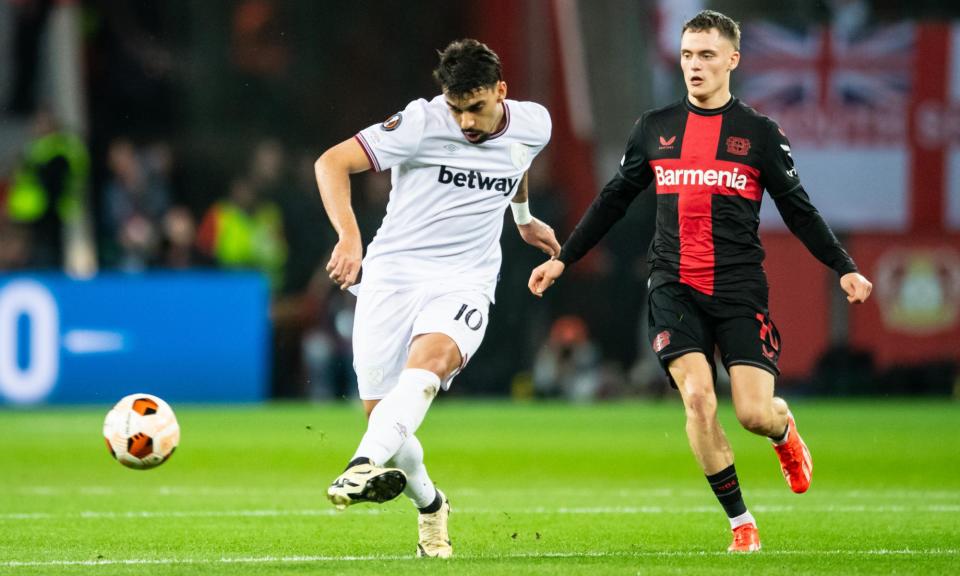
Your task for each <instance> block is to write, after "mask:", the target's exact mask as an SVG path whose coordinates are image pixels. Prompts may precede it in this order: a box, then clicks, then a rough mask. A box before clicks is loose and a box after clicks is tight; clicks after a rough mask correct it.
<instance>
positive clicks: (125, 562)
mask: <svg viewBox="0 0 960 576" xmlns="http://www.w3.org/2000/svg"><path fill="white" fill-rule="evenodd" d="M760 554H761V555H763V556H854V557H857V556H904V557H915V556H957V555H960V550H956V549H949V548H946V549H945V548H933V549H925V550H914V549H909V548H907V549H900V550H890V549H885V548H880V549H875V550H763V551H762V552H760ZM719 556H724V557H729V556H730V554H729V553H728V552H716V551H709V552H708V551H673V552H669V551H667V552H598V551H589V550H587V551H583V552H517V553H510V554H461V555H458V556H456V558H457V559H459V560H513V559H524V558H559V559H562V558H699V557H719ZM410 560H416V558H415V557H413V556H411V555H402V556H400V555H377V554H374V555H369V556H254V557H236V558H229V557H226V558H121V559H108V558H98V559H95V560H11V561H5V562H0V567H3V568H37V567H53V566H115V565H122V566H149V565H177V564H202V565H211V564H304V563H322V562H369V561H410Z"/></svg>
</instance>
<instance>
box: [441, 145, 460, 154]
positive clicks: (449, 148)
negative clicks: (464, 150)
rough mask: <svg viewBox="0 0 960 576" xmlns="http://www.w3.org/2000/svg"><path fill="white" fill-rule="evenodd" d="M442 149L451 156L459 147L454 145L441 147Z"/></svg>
mask: <svg viewBox="0 0 960 576" xmlns="http://www.w3.org/2000/svg"><path fill="white" fill-rule="evenodd" d="M443 149H444V150H446V151H447V152H449V153H451V154H453V153H454V152H456V151H457V150H459V149H460V147H459V146H457V145H456V144H447V145H446V146H444V147H443Z"/></svg>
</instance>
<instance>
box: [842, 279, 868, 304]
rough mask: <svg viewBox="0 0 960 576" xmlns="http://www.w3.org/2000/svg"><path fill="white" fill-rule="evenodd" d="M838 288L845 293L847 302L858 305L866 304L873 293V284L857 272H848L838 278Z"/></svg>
mask: <svg viewBox="0 0 960 576" xmlns="http://www.w3.org/2000/svg"><path fill="white" fill-rule="evenodd" d="M840 287H841V288H843V291H844V292H846V293H847V302H850V303H851V304H860V303H862V302H866V301H867V298H869V297H870V292H872V291H873V283H872V282H870V281H869V280H867V279H866V278H865V277H864V276H862V275H861V274H860V273H858V272H849V273H847V274H844V275H843V276H841V277H840Z"/></svg>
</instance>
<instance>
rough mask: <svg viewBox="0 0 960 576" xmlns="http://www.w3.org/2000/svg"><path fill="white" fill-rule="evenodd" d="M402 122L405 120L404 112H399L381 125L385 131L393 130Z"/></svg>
mask: <svg viewBox="0 0 960 576" xmlns="http://www.w3.org/2000/svg"><path fill="white" fill-rule="evenodd" d="M401 122H403V114H401V113H399V112H397V113H396V114H394V115H393V116H391V117H389V118H387V119H386V120H384V121H383V124H381V125H380V129H381V130H383V131H384V132H392V131H394V130H396V129H397V126H399V125H400V123H401Z"/></svg>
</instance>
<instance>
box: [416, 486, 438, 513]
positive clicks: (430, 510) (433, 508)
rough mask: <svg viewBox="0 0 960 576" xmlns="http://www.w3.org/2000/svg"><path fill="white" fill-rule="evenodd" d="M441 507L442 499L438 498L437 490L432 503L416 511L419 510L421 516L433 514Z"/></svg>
mask: <svg viewBox="0 0 960 576" xmlns="http://www.w3.org/2000/svg"><path fill="white" fill-rule="evenodd" d="M441 506H443V497H442V496H440V491H439V490H437V496H436V498H434V499H433V502H431V503H429V504H427V505H426V506H424V507H423V508H418V510H420V513H421V514H433V513H434V512H436V511H437V510H439V509H440V507H441Z"/></svg>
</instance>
